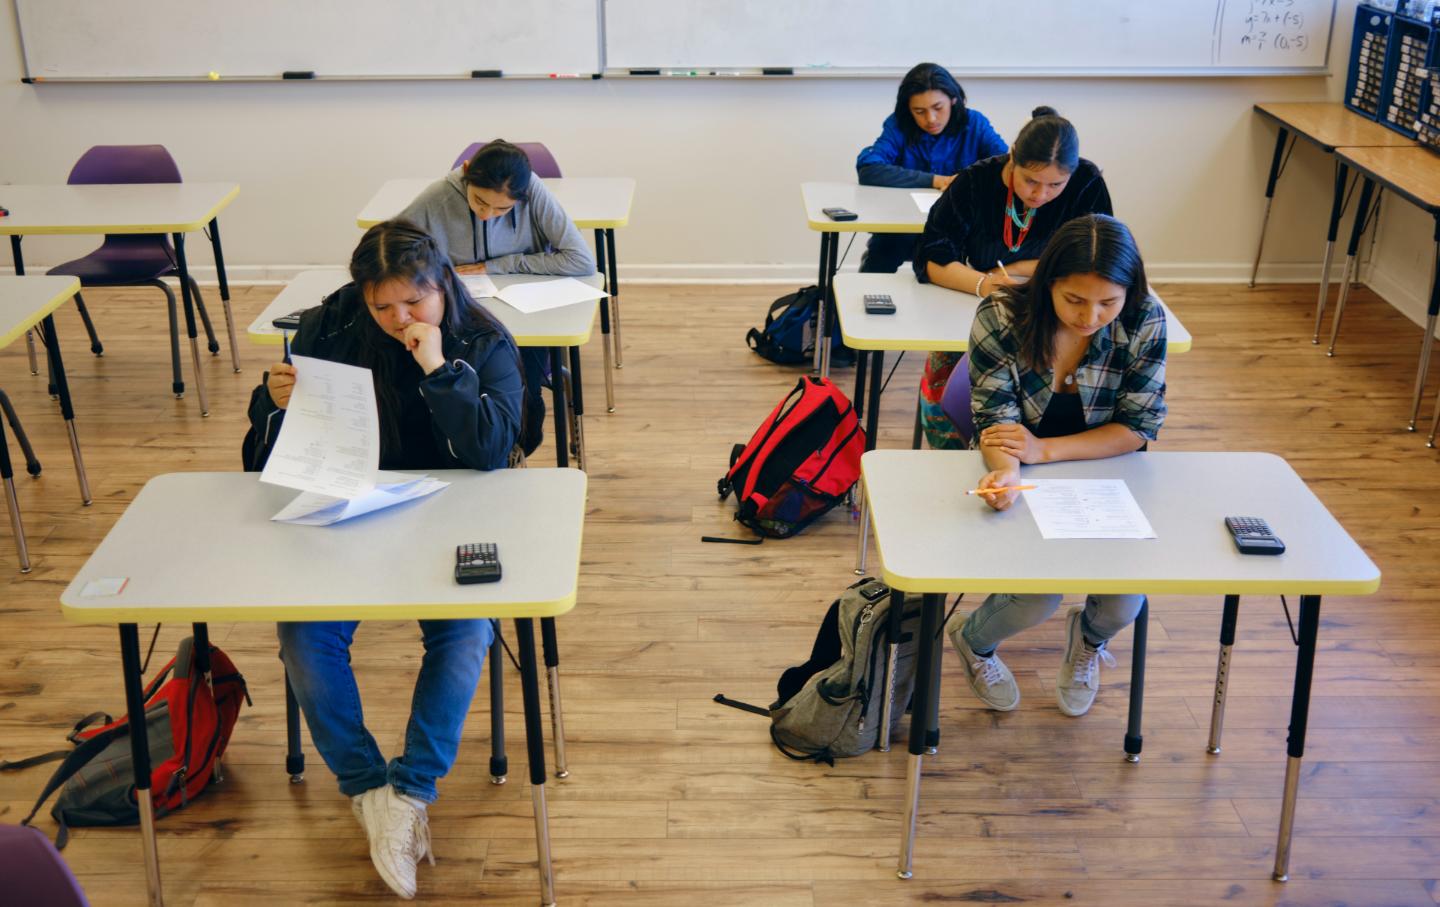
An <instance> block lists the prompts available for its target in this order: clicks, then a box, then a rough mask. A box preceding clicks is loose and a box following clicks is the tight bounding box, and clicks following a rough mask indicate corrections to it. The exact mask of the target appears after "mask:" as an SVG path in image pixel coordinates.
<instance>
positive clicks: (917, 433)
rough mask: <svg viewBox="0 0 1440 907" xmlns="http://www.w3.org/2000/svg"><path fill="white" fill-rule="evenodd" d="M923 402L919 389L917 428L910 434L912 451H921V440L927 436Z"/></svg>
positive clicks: (916, 392) (916, 396)
mask: <svg viewBox="0 0 1440 907" xmlns="http://www.w3.org/2000/svg"><path fill="white" fill-rule="evenodd" d="M956 367H957V368H958V367H959V366H956ZM922 400H923V398H922V397H921V396H920V389H919V388H916V389H915V427H914V428H913V429H912V430H911V433H910V449H911V450H919V449H920V439H921V438H923V437H924V436H925V424H924V419H923V418H922V417H923V413H924V408H923V406H922V404H921V401H922Z"/></svg>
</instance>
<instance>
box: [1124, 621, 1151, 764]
mask: <svg viewBox="0 0 1440 907" xmlns="http://www.w3.org/2000/svg"><path fill="white" fill-rule="evenodd" d="M1149 640H1150V599H1148V598H1147V599H1145V602H1144V604H1142V605H1141V606H1140V613H1139V614H1138V615H1136V617H1135V645H1134V648H1133V651H1132V652H1131V654H1130V717H1129V719H1128V721H1127V722H1126V727H1125V761H1126V762H1139V761H1140V749H1141V747H1142V746H1143V745H1144V742H1145V738H1144V735H1143V734H1141V732H1140V726H1141V719H1142V718H1143V715H1144V711H1145V649H1146V646H1147V645H1148V643H1149Z"/></svg>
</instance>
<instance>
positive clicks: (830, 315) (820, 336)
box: [815, 233, 840, 378]
mask: <svg viewBox="0 0 1440 907" xmlns="http://www.w3.org/2000/svg"><path fill="white" fill-rule="evenodd" d="M839 253H840V234H839V233H821V234H820V305H819V307H818V309H817V310H816V313H815V373H816V374H817V375H819V376H820V377H821V378H828V377H830V333H831V330H832V328H831V322H832V321H833V320H834V314H835V310H834V301H833V292H832V285H833V282H834V279H835V269H836V268H838V267H839V264H840V263H839V260H838V255H839Z"/></svg>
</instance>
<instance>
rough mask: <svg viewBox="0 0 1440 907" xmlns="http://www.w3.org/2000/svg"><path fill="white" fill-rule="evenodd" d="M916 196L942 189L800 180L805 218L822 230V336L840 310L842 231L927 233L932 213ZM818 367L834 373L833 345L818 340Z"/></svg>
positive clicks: (819, 330) (818, 331)
mask: <svg viewBox="0 0 1440 907" xmlns="http://www.w3.org/2000/svg"><path fill="white" fill-rule="evenodd" d="M914 195H923V196H927V197H933V198H939V197H940V193H939V192H936V191H933V190H928V189H892V188H887V187H884V186H861V185H857V184H855V183H801V184H800V198H801V201H802V202H803V203H804V205H805V222H806V224H807V225H808V226H809V227H810V229H811V230H814V231H816V232H817V233H819V234H820V277H819V285H820V298H821V300H824V301H826V302H828V305H822V306H821V307H820V315H819V319H818V320H817V322H816V324H815V335H816V336H817V337H825V338H829V337H830V335H831V334H833V333H834V330H833V328H832V327H831V323H832V321H833V317H834V312H835V283H834V282H835V272H836V271H838V270H839V268H840V234H841V233H923V232H924V231H925V219H926V218H927V217H928V216H929V215H928V212H925V211H921V210H920V206H919V205H918V204H916V203H915V199H914V198H913V197H912V196H914ZM826 208H845V209H847V210H849V211H851V212H853V213H854V214H855V220H831V219H830V218H829V217H828V216H827V215H826V214H825V209H826ZM815 371H816V372H817V373H819V375H820V377H822V378H826V377H829V375H830V344H828V343H816V344H815Z"/></svg>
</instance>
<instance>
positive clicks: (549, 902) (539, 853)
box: [515, 617, 555, 907]
mask: <svg viewBox="0 0 1440 907" xmlns="http://www.w3.org/2000/svg"><path fill="white" fill-rule="evenodd" d="M515 640H516V646H517V648H519V650H520V690H521V693H522V694H523V696H524V699H525V750H526V753H527V758H528V759H529V762H530V801H531V804H532V805H533V807H534V810H535V852H536V857H537V858H538V860H537V862H538V864H539V870H540V902H541V903H542V904H544V905H546V907H554V904H555V870H554V867H552V866H551V865H550V815H549V812H548V811H547V810H546V808H545V731H544V729H543V727H542V725H541V721H540V680H539V677H538V676H537V674H536V670H535V624H534V621H533V620H532V619H531V618H528V617H517V618H516V619H515Z"/></svg>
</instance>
